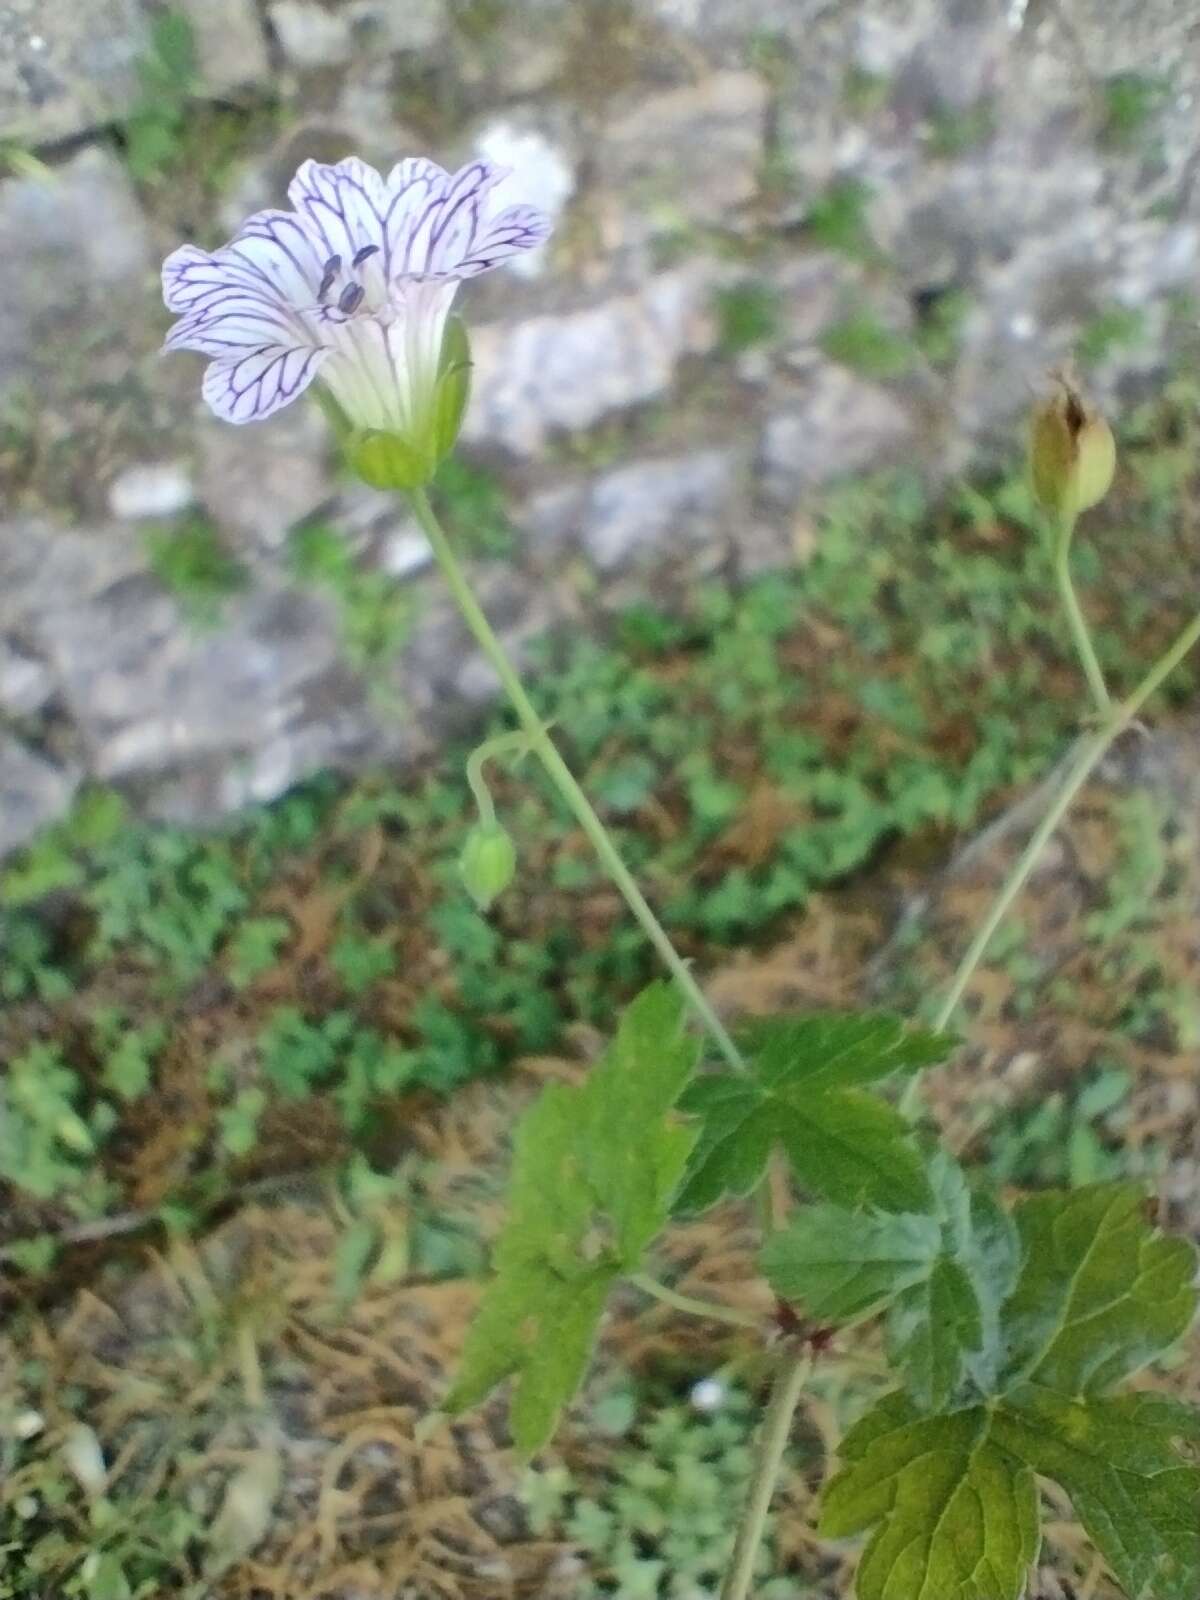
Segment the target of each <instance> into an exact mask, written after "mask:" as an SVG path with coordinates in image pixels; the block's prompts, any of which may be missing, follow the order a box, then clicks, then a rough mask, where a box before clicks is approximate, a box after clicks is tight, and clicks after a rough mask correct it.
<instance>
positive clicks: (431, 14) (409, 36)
mask: <svg viewBox="0 0 1200 1600" xmlns="http://www.w3.org/2000/svg"><path fill="white" fill-rule="evenodd" d="M267 15H268V16H269V17H270V19H271V26H272V27H273V28H274V30H275V36H276V38H277V39H278V40H279V46H280V49H281V50H282V51H283V53H284V55H285V57H286V58H287V60H288V61H289V62H290V64H291V65H292V66H294V67H300V68H303V69H308V70H311V69H313V68H319V67H328V66H338V65H340V64H342V63H344V62H347V61H350V60H351V59H352V58H353V57H355V56H365V57H374V56H379V55H391V54H395V53H398V52H401V51H422V50H430V49H432V48H433V46H434V45H436V44H437V43H438V41H439V40H440V39H441V37H442V35H443V34H444V32H445V29H446V6H445V3H444V0H405V3H404V4H403V5H396V4H394V3H392V0H345V3H343V4H341V5H339V6H338V7H337V8H336V9H330V8H329V7H327V6H324V5H321V4H319V3H317V0H270V4H269V5H268V7H267Z"/></svg>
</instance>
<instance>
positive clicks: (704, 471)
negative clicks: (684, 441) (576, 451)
mask: <svg viewBox="0 0 1200 1600" xmlns="http://www.w3.org/2000/svg"><path fill="white" fill-rule="evenodd" d="M740 480H741V472H740V463H739V459H738V456H737V453H736V452H735V451H732V450H703V451H698V452H696V453H695V454H692V455H685V456H672V457H669V458H665V459H662V460H657V461H637V462H633V463H632V464H631V465H629V466H625V467H619V468H617V469H616V470H615V471H613V472H606V473H603V474H601V475H600V476H599V477H597V478H595V479H594V480H592V481H590V482H583V483H579V484H575V485H569V486H566V487H564V488H559V489H555V490H550V491H545V492H543V494H542V495H541V496H539V497H537V498H535V500H534V501H533V503H532V504H531V505H530V507H529V509H528V512H527V515H526V520H527V522H528V525H529V527H530V531H531V533H532V534H533V536H534V538H535V539H550V540H552V541H554V543H555V544H558V545H561V544H562V543H563V542H565V541H566V540H568V539H570V540H572V541H578V543H579V545H580V546H581V547H582V549H583V551H584V553H585V554H586V555H587V556H588V557H589V559H590V561H591V563H592V565H593V566H594V567H595V568H596V570H597V571H598V572H599V573H601V574H604V575H606V576H610V575H612V574H615V573H618V572H620V573H624V572H628V571H629V570H630V569H631V568H634V567H645V566H646V565H647V564H649V563H653V564H662V563H663V562H664V561H667V560H669V561H670V562H671V563H672V565H674V564H675V563H677V562H678V563H679V564H680V565H683V563H684V553H685V552H689V551H690V552H693V553H695V552H707V553H708V554H709V555H710V556H711V557H712V558H713V559H714V560H716V559H720V557H721V556H723V555H724V553H725V550H726V546H727V543H728V541H729V540H730V539H731V537H733V536H734V535H735V534H736V528H737V523H738V517H737V515H736V507H737V502H738V498H739V489H740Z"/></svg>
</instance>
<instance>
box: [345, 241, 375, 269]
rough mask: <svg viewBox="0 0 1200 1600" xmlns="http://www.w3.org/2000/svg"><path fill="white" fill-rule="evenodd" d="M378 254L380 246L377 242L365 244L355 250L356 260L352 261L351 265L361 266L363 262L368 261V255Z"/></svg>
mask: <svg viewBox="0 0 1200 1600" xmlns="http://www.w3.org/2000/svg"><path fill="white" fill-rule="evenodd" d="M378 254H379V246H378V245H377V244H365V245H363V247H362V249H361V250H356V251H355V253H354V260H353V261H351V263H350V265H351V266H352V267H361V266H362V264H363V262H364V261H366V260H367V259H368V257H370V256H376V255H378Z"/></svg>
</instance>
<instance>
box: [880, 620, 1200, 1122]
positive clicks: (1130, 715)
mask: <svg viewBox="0 0 1200 1600" xmlns="http://www.w3.org/2000/svg"><path fill="white" fill-rule="evenodd" d="M1197 641H1200V616H1198V617H1195V618H1193V620H1192V621H1191V622H1190V623H1189V624H1188V625H1187V627H1186V628H1184V630H1183V631H1182V633H1180V634H1179V636H1178V637H1177V638H1176V640H1175V642H1174V644H1173V645H1172V646H1171V648H1170V649H1169V650H1167V651H1166V652H1165V654H1163V655H1162V656H1160V657H1159V659H1158V660H1157V661H1156V662H1155V664H1154V666H1153V667H1151V669H1150V671H1149V672H1148V673H1147V674H1146V676H1145V677H1144V678H1143V679H1142V681H1141V683H1139V684H1138V686H1137V688H1136V689H1135V690H1134V691H1133V693H1132V694H1131V695H1130V696H1129V698H1128V699H1127V700H1124V701H1122V702H1121V703H1120V704H1119V705H1117V706H1114V707H1110V709H1109V712H1108V714H1107V716H1106V718H1105V721H1104V725H1103V727H1101V728H1098V729H1097V730H1096V732H1095V733H1092V734H1089V735H1088V736H1087V737H1086V738H1084V739H1082V740H1081V741H1080V743H1079V744H1078V745H1077V746H1076V750H1075V755H1074V759H1073V760H1072V761H1071V762H1070V764H1069V766H1068V768H1067V771H1066V773H1065V774H1064V776H1063V780H1062V782H1061V784H1060V785H1059V787H1058V790H1057V792H1056V793H1055V796H1054V802H1053V804H1052V805H1051V807H1050V809H1049V811H1047V813H1046V815H1045V816H1044V817H1043V818H1042V820H1041V822H1040V823H1039V824H1038V826H1037V828H1036V829H1035V831H1034V833H1033V835H1032V836H1031V838H1030V840H1029V843H1028V844H1027V845H1026V846H1025V848H1024V850H1023V851H1022V852H1021V854H1020V856H1019V857H1018V859H1017V861H1016V863H1015V864H1014V866H1013V869H1012V871H1011V872H1010V873H1009V875H1008V877H1007V878H1006V879H1005V880H1004V883H1003V884H1002V885H1001V888H1000V892H999V894H998V895H997V896H996V899H995V900H994V901H993V903H992V907H991V909H990V911H989V912H988V914H987V916H986V917H985V918H984V920H983V923H982V924H981V925H980V928H979V931H978V932H977V933H976V935H975V937H974V939H972V941H971V944H970V947H969V948H968V950H967V952H966V954H965V955H964V956H963V958H962V960H961V961H960V962H959V965H958V970H957V971H956V972H955V974H954V978H953V980H952V981H951V984H950V987H949V989H948V990H947V991H946V997H945V999H944V1000H943V1001H942V1004H941V1006H940V1007H939V1008H938V1012H937V1015H936V1016H935V1017H934V1019H933V1026H934V1027H935V1028H938V1029H941V1028H944V1027H945V1026H946V1024H947V1023H948V1022H949V1021H950V1019H951V1017H952V1016H953V1015H954V1013H955V1011H956V1010H957V1008H958V1003H959V1001H960V1000H961V999H962V997H963V995H964V994H965V993H966V988H967V985H968V984H969V983H970V981H971V978H972V977H973V976H974V973H975V969H976V967H978V965H979V963H980V962H981V961H982V960H983V957H984V956H985V955H986V953H987V948H988V945H989V944H991V942H992V939H993V937H994V935H995V933H996V929H997V928H998V927H999V926H1000V924H1001V922H1002V921H1003V920H1004V917H1005V914H1006V913H1007V911H1008V910H1009V908H1010V907H1011V905H1012V903H1013V901H1014V900H1015V899H1016V898H1017V896H1018V895H1019V894H1020V892H1021V890H1022V889H1023V888H1024V886H1025V882H1026V880H1027V879H1028V877H1029V874H1030V873H1031V872H1032V871H1033V869H1034V867H1035V866H1036V865H1037V861H1038V857H1039V856H1040V855H1041V853H1042V851H1043V850H1044V849H1045V848H1046V845H1047V844H1048V843H1049V842H1050V839H1051V837H1052V836H1053V834H1054V832H1055V830H1056V829H1057V828H1058V826H1059V824H1060V823H1061V822H1062V820H1063V818H1064V817H1065V816H1066V814H1067V812H1068V811H1069V810H1070V808H1071V803H1072V802H1073V801H1074V799H1075V797H1076V795H1077V794H1078V793H1079V791H1080V790H1081V789H1082V788H1083V786H1084V784H1085V783H1086V782H1087V780H1088V779H1089V778H1090V777H1091V775H1092V773H1093V772H1094V771H1095V769H1096V766H1097V765H1098V763H1099V762H1100V761H1101V759H1102V758H1103V756H1104V754H1105V752H1106V751H1107V750H1108V749H1109V747H1110V746H1111V745H1112V743H1113V741H1114V740H1115V739H1116V738H1117V737H1118V736H1119V735H1120V734H1122V733H1123V732H1124V731H1125V729H1126V728H1127V727H1128V726H1129V725H1130V723H1131V722H1132V721H1133V720H1134V718H1135V717H1136V716H1137V714H1138V712H1139V711H1140V710H1141V709H1142V707H1143V706H1144V705H1145V703H1146V701H1147V700H1149V698H1150V696H1151V695H1152V694H1153V693H1154V692H1155V690H1156V689H1158V688H1159V687H1160V686H1161V684H1162V683H1163V682H1164V681H1165V680H1166V679H1167V678H1168V677H1170V675H1171V673H1172V672H1174V670H1175V668H1176V667H1177V666H1178V665H1179V663H1180V662H1181V661H1182V660H1183V658H1184V657H1185V656H1186V655H1187V654H1188V652H1189V651H1190V650H1191V649H1192V648H1193V646H1194V645H1195V644H1196V643H1197ZM919 1082H920V1080H919V1078H917V1077H913V1078H910V1079H909V1081H908V1085H907V1087H906V1089H905V1091H904V1094H903V1096H902V1097H901V1100H900V1109H901V1110H902V1111H903V1112H904V1113H905V1114H906V1115H907V1116H912V1115H914V1114H915V1112H916V1109H917V1105H918V1103H919V1098H920V1097H919V1090H918V1084H919Z"/></svg>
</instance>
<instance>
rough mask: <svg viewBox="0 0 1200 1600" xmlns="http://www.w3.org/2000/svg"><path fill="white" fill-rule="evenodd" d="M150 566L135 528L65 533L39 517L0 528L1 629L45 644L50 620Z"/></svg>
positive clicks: (69, 530) (95, 599)
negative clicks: (147, 564)
mask: <svg viewBox="0 0 1200 1600" xmlns="http://www.w3.org/2000/svg"><path fill="white" fill-rule="evenodd" d="M145 566H146V556H145V550H144V548H143V545H142V541H141V539H140V537H139V536H138V535H136V534H135V533H134V532H133V530H132V529H130V528H124V527H106V528H87V529H82V528H65V527H62V526H60V525H58V524H56V523H53V522H50V521H48V520H43V519H41V518H34V517H21V518H18V519H16V520H14V521H11V522H3V523H0V630H7V631H11V632H12V633H13V634H22V635H24V636H25V637H27V638H29V639H32V640H35V641H40V640H41V638H42V637H44V635H45V634H46V632H48V631H49V630H50V628H51V626H52V625H51V624H50V623H49V622H48V621H47V619H48V618H49V617H51V616H53V615H55V614H57V613H58V612H60V611H62V610H63V609H64V608H66V607H71V608H76V607H78V608H81V609H86V608H87V607H89V606H91V605H93V604H95V603H97V602H98V601H99V600H100V599H101V597H102V596H103V595H104V594H105V592H106V591H107V590H109V589H111V588H113V587H115V586H117V585H120V584H122V583H124V582H126V581H127V580H129V579H131V578H135V577H136V576H137V575H138V574H140V573H142V572H144V571H145ZM43 654H44V652H43Z"/></svg>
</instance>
